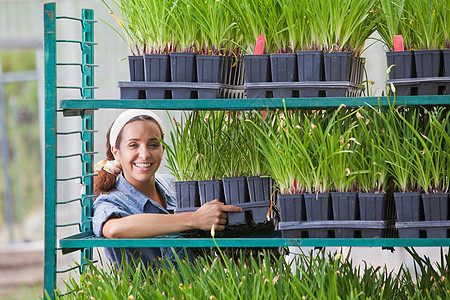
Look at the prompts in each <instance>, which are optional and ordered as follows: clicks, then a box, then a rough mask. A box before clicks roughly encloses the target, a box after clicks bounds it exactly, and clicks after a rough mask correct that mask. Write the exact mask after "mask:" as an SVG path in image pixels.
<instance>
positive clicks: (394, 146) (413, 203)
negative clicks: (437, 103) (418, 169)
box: [378, 107, 423, 222]
mask: <svg viewBox="0 0 450 300" xmlns="http://www.w3.org/2000/svg"><path fill="white" fill-rule="evenodd" d="M401 113H402V114H404V116H405V118H407V119H408V120H410V122H412V124H414V126H416V125H417V120H418V114H417V111H416V110H414V109H404V110H403V111H402V112H401ZM378 117H379V118H380V120H381V124H382V125H381V126H382V127H381V128H382V131H384V132H389V133H390V134H389V135H388V136H386V138H385V140H384V141H383V143H382V146H381V147H380V148H379V149H380V150H381V151H383V155H384V156H385V157H386V162H387V163H388V164H389V173H390V175H391V176H392V180H393V184H394V189H395V190H396V192H394V200H395V205H396V211H397V219H398V221H399V222H412V221H420V220H421V219H422V215H423V207H422V202H421V197H420V186H419V185H418V182H417V178H416V173H415V170H414V167H415V166H414V163H413V161H412V160H411V157H413V156H414V151H413V146H415V145H414V144H412V142H415V136H414V133H413V132H412V131H411V130H409V127H408V126H407V125H406V124H405V123H404V122H402V120H401V119H400V118H399V115H398V113H397V112H396V110H395V109H394V108H393V107H391V108H389V109H388V110H387V111H379V112H378ZM408 141H411V142H408Z"/></svg>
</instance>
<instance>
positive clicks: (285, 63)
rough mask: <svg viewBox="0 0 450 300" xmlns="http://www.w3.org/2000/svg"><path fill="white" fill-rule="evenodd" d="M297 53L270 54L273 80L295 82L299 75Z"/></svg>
mask: <svg viewBox="0 0 450 300" xmlns="http://www.w3.org/2000/svg"><path fill="white" fill-rule="evenodd" d="M296 62H297V57H296V55H295V54H270V70H271V75H272V82H294V81H297V80H298V76H297V64H296Z"/></svg>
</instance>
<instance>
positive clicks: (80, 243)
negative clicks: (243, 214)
mask: <svg viewBox="0 0 450 300" xmlns="http://www.w3.org/2000/svg"><path fill="white" fill-rule="evenodd" d="M280 235H281V234H280V232H279V231H276V232H275V233H274V234H272V236H273V237H264V236H263V235H261V237H258V238H216V242H217V244H218V246H219V247H341V246H342V247H383V248H390V247H450V239H384V238H380V239H377V238H373V239H367V238H354V239H337V238H336V239H331V238H330V239H313V238H311V239H309V238H303V239H300V238H298V239H297V238H280V237H277V236H280ZM59 244H60V247H61V248H64V249H66V252H71V251H75V250H78V249H82V248H89V247H124V245H126V246H127V247H215V244H214V241H213V239H212V238H183V237H180V236H178V235H173V236H164V237H156V238H148V239H106V238H97V237H95V236H94V234H93V233H92V231H90V232H84V233H80V234H77V235H74V236H70V237H66V238H63V239H61V240H60V241H59Z"/></svg>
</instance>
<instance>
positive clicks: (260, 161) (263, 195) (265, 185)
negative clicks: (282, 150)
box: [240, 111, 277, 222]
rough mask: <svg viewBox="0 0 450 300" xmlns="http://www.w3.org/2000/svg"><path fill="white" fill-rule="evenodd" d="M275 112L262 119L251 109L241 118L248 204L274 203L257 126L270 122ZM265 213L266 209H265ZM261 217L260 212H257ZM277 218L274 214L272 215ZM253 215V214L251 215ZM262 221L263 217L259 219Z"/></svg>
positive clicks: (267, 167) (266, 161) (271, 183)
mask: <svg viewBox="0 0 450 300" xmlns="http://www.w3.org/2000/svg"><path fill="white" fill-rule="evenodd" d="M274 117H275V114H273V113H269V115H268V117H267V118H266V119H264V118H263V117H262V115H261V114H260V113H259V112H255V111H251V112H248V113H247V114H245V116H243V118H241V119H240V120H241V122H242V124H241V128H242V138H243V140H244V141H245V145H246V147H245V148H244V157H245V163H246V169H247V171H248V175H247V185H248V191H249V201H250V203H252V204H250V205H255V206H258V205H267V204H271V203H272V204H274V202H275V199H276V195H275V192H276V188H275V182H274V180H273V176H272V173H271V172H269V163H268V158H269V157H268V156H266V153H265V152H264V151H262V150H261V148H260V145H259V139H258V137H259V134H258V131H259V128H263V126H264V124H265V122H266V120H267V122H268V123H270V122H271V121H270V120H273V119H274ZM266 213H267V209H266ZM258 214H259V217H260V218H261V213H258ZM273 216H274V218H277V216H276V215H273ZM253 217H255V216H253ZM260 222H263V219H260Z"/></svg>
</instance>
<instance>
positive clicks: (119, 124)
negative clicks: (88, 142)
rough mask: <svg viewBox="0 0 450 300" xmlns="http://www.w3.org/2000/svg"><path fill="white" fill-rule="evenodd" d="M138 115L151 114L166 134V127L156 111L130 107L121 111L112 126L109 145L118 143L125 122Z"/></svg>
mask: <svg viewBox="0 0 450 300" xmlns="http://www.w3.org/2000/svg"><path fill="white" fill-rule="evenodd" d="M137 116H149V117H151V118H153V119H155V121H156V123H158V125H159V127H160V128H161V131H162V132H161V133H162V135H163V136H164V127H163V124H162V122H161V119H160V118H159V117H158V116H157V115H156V114H155V113H154V112H152V111H150V110H144V109H129V110H126V111H124V112H123V113H121V114H120V115H119V116H118V117H117V119H116V120H115V121H114V123H113V125H112V126H111V132H110V133H109V145H110V146H111V147H112V146H115V145H116V141H117V137H118V136H119V133H120V131H121V130H122V128H123V127H124V126H125V124H127V122H128V121H130V120H131V119H133V118H134V117H137Z"/></svg>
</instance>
